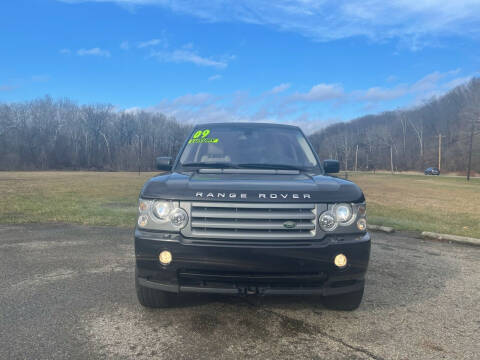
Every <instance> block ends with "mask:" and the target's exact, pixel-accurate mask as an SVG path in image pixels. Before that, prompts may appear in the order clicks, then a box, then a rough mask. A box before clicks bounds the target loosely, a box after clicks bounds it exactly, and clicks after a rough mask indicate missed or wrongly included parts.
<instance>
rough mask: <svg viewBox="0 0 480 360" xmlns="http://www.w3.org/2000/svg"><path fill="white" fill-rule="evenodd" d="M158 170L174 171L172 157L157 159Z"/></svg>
mask: <svg viewBox="0 0 480 360" xmlns="http://www.w3.org/2000/svg"><path fill="white" fill-rule="evenodd" d="M157 169H158V170H166V171H169V170H172V158H171V157H170V156H161V157H157Z"/></svg>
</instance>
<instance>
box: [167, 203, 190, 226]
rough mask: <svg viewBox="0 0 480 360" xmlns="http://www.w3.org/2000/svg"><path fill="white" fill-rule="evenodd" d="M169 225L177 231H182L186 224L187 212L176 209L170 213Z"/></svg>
mask: <svg viewBox="0 0 480 360" xmlns="http://www.w3.org/2000/svg"><path fill="white" fill-rule="evenodd" d="M170 223H171V224H172V225H173V226H174V227H175V228H177V229H182V228H184V227H185V225H187V223H188V215H187V212H186V211H185V210H183V209H181V208H176V209H175V210H173V211H172V212H171V213H170Z"/></svg>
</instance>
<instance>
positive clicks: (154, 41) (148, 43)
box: [138, 39, 162, 49]
mask: <svg viewBox="0 0 480 360" xmlns="http://www.w3.org/2000/svg"><path fill="white" fill-rule="evenodd" d="M161 43H162V40H160V39H152V40H148V41H142V42H140V43H139V44H138V48H139V49H142V48H146V47H150V46H157V45H159V44H161Z"/></svg>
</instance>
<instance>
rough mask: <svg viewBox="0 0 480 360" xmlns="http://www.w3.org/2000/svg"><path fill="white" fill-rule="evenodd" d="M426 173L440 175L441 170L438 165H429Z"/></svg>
mask: <svg viewBox="0 0 480 360" xmlns="http://www.w3.org/2000/svg"><path fill="white" fill-rule="evenodd" d="M424 174H425V175H440V170H438V168H436V167H429V168H427V169H425V171H424Z"/></svg>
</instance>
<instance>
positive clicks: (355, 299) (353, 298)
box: [323, 288, 364, 311]
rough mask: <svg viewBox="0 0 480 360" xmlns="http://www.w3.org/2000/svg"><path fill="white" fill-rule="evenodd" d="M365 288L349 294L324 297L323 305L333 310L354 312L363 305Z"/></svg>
mask: <svg viewBox="0 0 480 360" xmlns="http://www.w3.org/2000/svg"><path fill="white" fill-rule="evenodd" d="M363 290H364V289H363V288H362V289H361V290H358V291H354V292H351V293H347V294H341V295H331V296H324V297H323V305H325V307H327V308H328V309H332V310H343V311H352V310H355V309H357V308H358V307H359V306H360V304H361V303H362V298H363Z"/></svg>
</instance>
